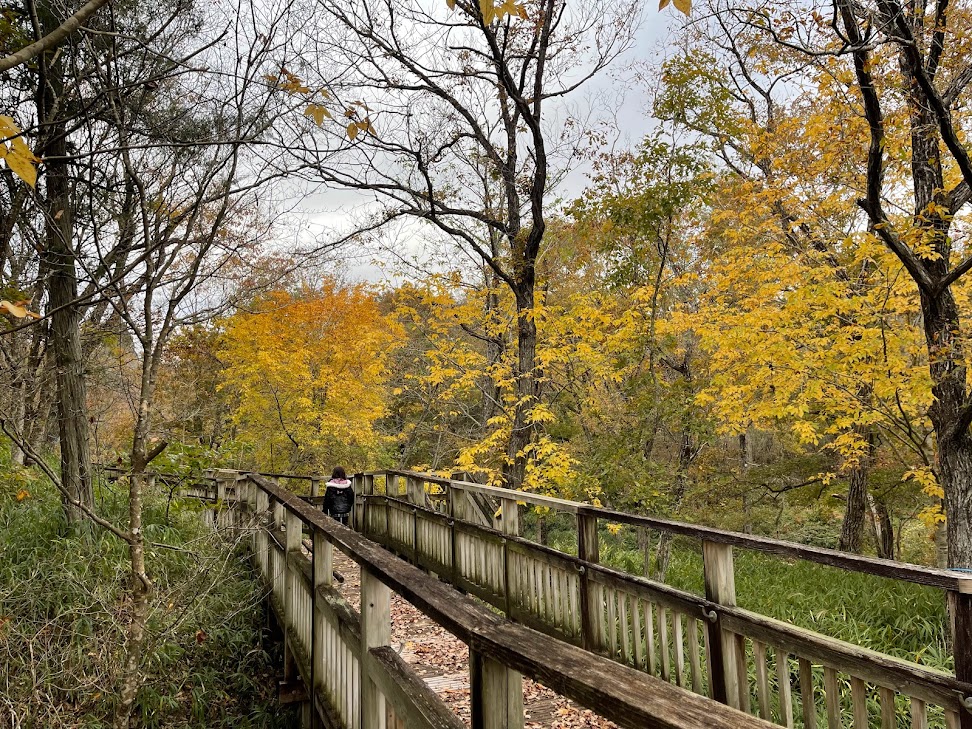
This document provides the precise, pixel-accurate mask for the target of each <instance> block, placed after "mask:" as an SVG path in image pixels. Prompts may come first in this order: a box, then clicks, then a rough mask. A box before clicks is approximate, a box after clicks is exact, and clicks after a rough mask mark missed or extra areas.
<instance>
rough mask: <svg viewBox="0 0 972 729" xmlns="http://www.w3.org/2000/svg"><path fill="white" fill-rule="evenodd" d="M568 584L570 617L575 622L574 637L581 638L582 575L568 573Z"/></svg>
mask: <svg viewBox="0 0 972 729" xmlns="http://www.w3.org/2000/svg"><path fill="white" fill-rule="evenodd" d="M567 582H568V584H569V589H568V590H567V595H568V597H569V599H570V600H569V601H570V615H571V619H572V620H573V635H574V636H577V637H579V636H580V635H581V630H582V625H581V613H580V608H579V606H578V602H579V600H580V583H581V579H580V575H578V574H577V573H576V572H568V573H567Z"/></svg>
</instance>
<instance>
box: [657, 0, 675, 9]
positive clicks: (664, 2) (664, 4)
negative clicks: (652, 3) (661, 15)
mask: <svg viewBox="0 0 972 729" xmlns="http://www.w3.org/2000/svg"><path fill="white" fill-rule="evenodd" d="M671 1H672V0H659V3H658V9H659V10H664V9H665V8H667V7H668V3H670V2H671Z"/></svg>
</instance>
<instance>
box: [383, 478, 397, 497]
mask: <svg viewBox="0 0 972 729" xmlns="http://www.w3.org/2000/svg"><path fill="white" fill-rule="evenodd" d="M385 496H401V494H400V493H398V474H397V473H386V474H385Z"/></svg>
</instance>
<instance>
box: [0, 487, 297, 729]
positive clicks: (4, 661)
mask: <svg viewBox="0 0 972 729" xmlns="http://www.w3.org/2000/svg"><path fill="white" fill-rule="evenodd" d="M25 473H26V472H23V471H12V470H10V469H6V468H2V469H0V727H4V726H10V727H76V726H85V727H102V726H107V725H110V720H111V716H112V714H113V711H114V702H115V698H116V694H115V687H116V685H117V683H118V671H119V667H120V665H121V660H120V659H121V657H122V655H123V652H124V640H125V632H124V625H125V620H126V612H127V609H128V606H127V604H126V601H125V594H126V591H125V585H126V580H127V579H128V568H127V561H128V555H127V549H126V546H125V545H124V544H122V543H121V542H120V541H119V540H117V539H115V538H114V537H112V536H110V535H108V534H106V533H104V532H101V531H98V530H96V531H95V533H94V534H93V535H91V536H84V535H73V534H69V533H66V532H65V530H64V528H63V523H62V520H61V518H60V506H59V501H58V496H57V493H56V492H55V491H54V490H53V488H52V487H50V486H49V485H46V484H45V483H44V482H41V481H36V480H29V477H26V476H25V475H24V474H25ZM25 479H28V482H25ZM24 488H26V489H27V490H28V491H29V492H30V495H29V496H28V497H25V498H24V497H23V493H22V489H24ZM18 492H20V495H21V497H22V500H18V499H17V493H18ZM97 496H98V508H99V511H100V512H101V513H102V514H103V515H105V516H107V517H108V518H111V519H112V520H114V521H115V522H116V523H123V519H124V514H125V513H126V510H127V500H126V489H125V488H124V485H123V484H117V485H109V484H102V485H100V486H99V488H98V491H97ZM144 521H145V527H144V532H145V536H146V539H147V541H148V542H149V543H150V544H151V545H152V546H150V547H149V551H148V555H147V559H148V566H149V573H150V577H151V578H152V580H153V581H154V582H155V584H156V586H157V590H158V591H157V594H156V596H155V598H154V600H153V610H152V614H151V617H150V621H149V642H148V646H147V649H146V652H145V659H144V662H143V666H142V669H143V672H144V677H145V680H144V684H143V687H142V689H141V690H140V692H139V695H138V700H137V704H136V707H135V714H134V717H133V719H134V724H135V725H136V726H142V727H148V728H154V727H230V726H233V727H268V728H271V727H283V726H288V725H291V721H292V718H293V717H292V716H291V715H290V714H288V713H287V712H281V711H279V710H278V709H277V707H276V706H275V702H274V696H273V685H274V681H273V680H272V679H273V666H274V660H273V659H274V657H273V656H271V655H268V653H267V651H266V650H264V648H263V647H261V630H262V621H263V617H262V607H261V594H260V592H259V589H258V587H257V585H256V582H255V581H254V580H253V579H252V576H251V575H250V572H249V568H248V566H247V564H246V559H245V553H244V551H243V550H242V549H241V548H239V547H238V545H234V544H233V543H232V542H230V543H226V542H224V541H222V540H221V539H220V538H219V537H217V536H216V535H214V534H213V533H212V532H211V531H208V530H206V528H205V527H203V526H202V525H201V523H200V522H199V519H198V515H197V514H196V513H195V508H194V507H193V506H192V505H191V504H181V503H178V502H175V503H173V504H172V508H170V509H169V511H168V515H167V513H166V502H165V499H164V498H163V497H162V495H160V494H150V495H149V497H148V498H147V500H146V506H145V518H144Z"/></svg>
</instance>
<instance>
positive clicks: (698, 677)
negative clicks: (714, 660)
mask: <svg viewBox="0 0 972 729" xmlns="http://www.w3.org/2000/svg"><path fill="white" fill-rule="evenodd" d="M688 646H689V664H690V667H691V671H692V691H694V692H695V693H697V694H700V695H701V694H702V693H703V691H702V661H701V660H700V657H699V621H698V620H696V619H695V618H694V617H692V616H691V615H690V616H688Z"/></svg>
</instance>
